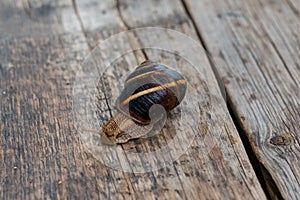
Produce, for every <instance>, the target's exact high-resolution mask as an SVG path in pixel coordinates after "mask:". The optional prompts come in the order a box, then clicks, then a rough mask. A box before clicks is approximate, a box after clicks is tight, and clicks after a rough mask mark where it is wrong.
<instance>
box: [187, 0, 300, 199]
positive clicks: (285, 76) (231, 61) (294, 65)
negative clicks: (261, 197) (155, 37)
mask: <svg viewBox="0 0 300 200" xmlns="http://www.w3.org/2000/svg"><path fill="white" fill-rule="evenodd" d="M186 3H187V5H188V9H189V10H190V12H191V14H192V16H193V18H194V20H195V22H196V24H197V28H198V29H199V30H200V32H201V35H202V37H203V40H204V43H205V44H206V46H207V49H208V50H209V51H210V53H211V54H212V55H213V57H214V59H215V60H216V61H217V63H218V64H219V65H220V66H222V67H221V68H220V74H221V76H222V78H223V81H224V83H225V84H226V90H227V91H228V95H229V100H230V102H231V107H232V109H233V111H234V113H235V115H236V117H237V120H238V122H239V124H240V125H241V126H242V129H243V130H244V131H245V133H246V135H247V137H248V140H249V141H250V143H251V146H252V148H253V151H254V153H255V156H256V157H257V158H258V160H259V162H260V164H261V167H262V168H264V169H265V170H264V172H263V173H264V175H265V179H266V183H267V184H270V185H268V188H269V190H270V193H272V191H273V190H274V189H276V188H278V190H279V192H280V193H277V194H276V193H274V192H273V194H271V195H273V198H276V197H277V198H280V197H281V196H282V197H283V198H285V199H299V197H300V147H299V145H300V143H299V141H300V140H299V138H300V137H299V135H300V126H299V124H300V81H299V80H300V57H299V52H300V36H299V31H300V20H299V19H300V17H299V11H300V10H299V8H300V5H299V1H289V0H285V1H281V0H275V1H269V0H261V1H259V0H254V1H247V0H244V1H231V0H228V1H223V0H214V1H211V0H204V1H196V0H187V1H186ZM212 24H214V26H211V25H212ZM216 27H217V28H216ZM272 182H273V183H275V185H271V184H272Z"/></svg>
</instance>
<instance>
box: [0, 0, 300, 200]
mask: <svg viewBox="0 0 300 200" xmlns="http://www.w3.org/2000/svg"><path fill="white" fill-rule="evenodd" d="M142 27H163V28H168V29H172V30H176V31H179V32H181V33H184V34H186V35H188V36H189V37H190V38H192V39H194V40H195V41H197V42H198V43H199V45H200V46H199V48H200V49H202V50H203V52H204V51H205V50H206V53H203V54H195V51H194V49H193V48H192V47H191V46H189V45H186V43H185V41H184V40H183V41H181V40H177V38H171V37H169V36H171V35H155V37H153V38H155V41H153V42H156V43H157V44H164V43H166V41H170V43H169V44H170V45H175V44H179V46H180V48H181V49H184V52H177V53H178V54H179V55H187V56H190V59H191V60H193V59H195V60H197V59H199V60H200V61H201V62H200V63H197V65H196V66H195V67H196V68H197V70H198V71H199V72H200V75H199V76H195V74H194V73H193V72H192V71H188V70H187V72H186V73H187V74H186V75H187V76H188V77H191V80H195V81H196V82H194V83H193V84H195V85H194V86H195V87H194V88H196V89H195V91H194V92H196V93H195V94H198V93H199V94H200V93H201V95H199V96H200V97H199V98H200V99H199V102H191V103H190V104H189V108H191V109H192V108H193V107H195V109H196V111H197V112H199V116H198V117H199V121H198V123H199V129H196V130H195V129H191V128H190V129H189V127H188V126H187V127H186V129H184V130H189V131H191V132H192V133H193V135H194V136H195V137H194V138H193V142H192V144H191V145H190V146H189V148H188V149H187V151H186V152H185V153H184V154H183V155H181V156H180V157H179V158H178V159H176V160H175V161H174V162H173V163H171V164H170V165H167V166H165V167H162V168H160V169H158V170H154V171H147V170H146V171H147V172H145V173H137V172H135V171H133V172H127V171H122V170H114V169H112V168H110V167H107V166H106V165H105V164H104V163H102V162H100V161H99V160H98V159H97V156H96V157H95V155H93V154H92V153H90V152H89V151H88V149H87V148H86V146H85V145H84V144H83V142H82V139H81V137H80V134H79V133H78V130H77V129H76V125H75V124H74V123H75V122H74V118H73V116H72V110H73V111H74V107H72V101H73V94H74V93H73V92H72V91H73V88H74V86H75V85H76V83H75V82H76V80H78V78H79V79H81V78H82V79H84V77H81V75H80V74H82V73H83V72H84V71H85V70H86V68H85V66H83V65H82V62H83V61H84V60H85V59H86V58H88V57H87V56H89V55H90V53H91V52H92V49H94V48H95V47H96V46H97V44H98V43H99V42H101V41H103V40H104V39H106V38H109V37H110V36H112V35H113V34H117V33H120V32H122V31H126V30H129V29H134V28H142ZM132 33H133V34H131V35H130V37H129V38H127V39H126V40H122V41H119V42H118V43H116V44H115V47H114V48H115V50H116V51H118V49H122V48H124V46H126V45H127V46H129V49H138V48H139V47H143V46H144V45H145V44H144V43H143V41H147V39H149V38H147V37H146V36H145V35H142V34H140V33H141V32H140V31H139V30H138V29H137V30H136V31H132ZM299 33H300V1H299V0H251V1H250V0H239V1H237V0H181V1H180V0H161V1H156V0H143V1H137V0H114V1H113V0H59V1H58V0H57V1H52V0H13V1H10V0H2V1H1V2H0V117H1V123H0V161H1V162H0V199H34V198H36V199H42V198H45V199H260V200H261V199H295V200H296V199H300V34H299ZM145 37H146V38H145ZM150 42H152V41H150ZM108 53H113V52H108ZM181 53H182V54H181ZM132 55H133V56H129V57H126V59H123V60H122V62H121V65H122V66H124V68H122V67H121V68H118V69H119V70H120V71H118V70H117V72H116V73H124V70H125V71H126V70H133V67H134V66H136V64H137V63H139V62H141V61H142V60H144V59H146V58H157V59H160V60H161V61H162V62H167V63H173V64H174V65H180V61H178V60H177V59H175V58H174V59H173V60H172V59H171V60H168V59H169V57H168V56H166V55H164V53H162V52H160V51H151V49H144V50H143V51H140V50H138V51H135V52H134V54H132ZM122 70H123V71H122ZM81 72H82V73H81ZM193 78H195V79H193ZM197 83H199V84H197ZM110 84H112V85H116V86H120V87H122V84H123V83H122V82H121V81H120V80H115V81H114V82H110ZM223 86H225V89H224V88H223ZM223 91H226V97H225V98H224V95H223V96H222V92H223ZM108 93H109V94H110V95H113V94H114V93H117V91H116V90H114V89H113V88H112V89H111V90H109V91H108ZM208 99H209V100H208ZM104 100H105V101H107V100H108V99H107V98H106V97H105V98H104ZM187 102H188V101H187ZM188 103H189V102H188ZM107 105H108V104H105V103H104V104H100V109H102V110H103V112H102V113H101V115H102V117H103V118H105V119H107V117H108V116H109V114H110V112H113V111H111V109H110V108H109V107H108V106H107ZM197 109H198V110H197ZM188 121H189V120H186V123H188ZM169 123H170V124H167V125H166V126H165V128H164V131H165V132H166V133H168V132H172V130H173V132H174V131H175V132H176V130H177V131H178V132H180V131H179V129H177V128H178V124H177V125H176V124H174V123H173V122H172V120H171V122H169ZM171 129H172V130H171ZM206 135H208V136H211V137H210V138H214V139H216V141H217V142H216V143H214V144H215V145H214V146H210V145H209V144H204V142H206V141H207V140H205V137H206ZM161 140H163V141H160V140H159V141H158V142H145V144H143V145H141V144H140V143H138V142H136V141H132V142H129V143H127V144H124V145H123V146H122V148H123V149H133V150H134V151H137V152H143V151H150V150H156V149H158V148H159V147H160V145H162V144H164V142H166V141H167V139H166V138H165V137H162V139H161ZM137 145H139V146H138V147H137ZM160 156H161V155H157V159H159V157H160ZM139 159H140V160H141V161H143V159H145V160H147V159H148V158H147V157H146V158H139ZM153 162H155V161H153ZM141 167H142V168H143V167H144V168H146V167H147V166H146V165H142V166H141Z"/></svg>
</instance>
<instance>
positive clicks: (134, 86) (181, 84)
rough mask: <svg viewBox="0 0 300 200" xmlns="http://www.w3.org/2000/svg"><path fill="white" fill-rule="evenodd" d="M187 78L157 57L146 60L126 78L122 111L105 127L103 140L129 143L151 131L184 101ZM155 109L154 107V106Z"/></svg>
mask: <svg viewBox="0 0 300 200" xmlns="http://www.w3.org/2000/svg"><path fill="white" fill-rule="evenodd" d="M186 87H187V85H186V80H185V79H184V77H183V76H182V75H181V74H180V73H178V72H176V71H175V70H172V69H169V68H168V67H167V66H165V65H162V64H159V63H157V62H153V61H149V60H147V61H144V62H143V63H141V64H140V65H139V66H138V67H137V68H136V69H135V71H134V72H132V73H131V74H130V75H129V76H128V77H127V79H126V81H125V84H124V90H123V91H122V92H121V94H120V96H119V97H118V99H117V101H116V108H117V110H118V113H117V114H116V115H115V116H114V117H112V118H111V119H110V120H109V121H108V122H107V123H106V124H104V126H103V127H102V132H103V133H104V134H103V135H102V137H101V140H102V142H104V143H107V144H111V143H113V144H115V143H125V142H127V141H128V140H130V139H134V138H139V137H142V136H145V135H146V134H147V133H149V132H150V131H151V130H152V129H153V127H154V125H155V122H157V121H159V120H160V119H161V117H162V115H161V114H162V112H161V110H160V109H156V110H155V109H154V110H153V109H152V108H154V105H159V107H158V108H161V109H164V110H165V112H169V111H171V110H172V109H174V108H175V107H176V106H178V105H179V104H180V102H181V101H182V99H183V98H184V95H185V92H186ZM151 109H152V110H151Z"/></svg>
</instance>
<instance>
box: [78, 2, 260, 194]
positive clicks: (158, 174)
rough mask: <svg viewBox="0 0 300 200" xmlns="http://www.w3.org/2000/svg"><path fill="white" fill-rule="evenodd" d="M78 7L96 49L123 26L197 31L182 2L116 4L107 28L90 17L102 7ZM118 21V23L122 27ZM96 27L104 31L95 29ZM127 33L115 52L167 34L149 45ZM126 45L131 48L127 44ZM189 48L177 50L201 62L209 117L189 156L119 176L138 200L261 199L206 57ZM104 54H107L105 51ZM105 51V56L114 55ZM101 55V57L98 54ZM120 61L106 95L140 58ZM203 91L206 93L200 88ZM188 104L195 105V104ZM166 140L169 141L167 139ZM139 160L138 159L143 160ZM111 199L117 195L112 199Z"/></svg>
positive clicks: (114, 91) (141, 148)
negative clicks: (208, 141)
mask: <svg viewBox="0 0 300 200" xmlns="http://www.w3.org/2000/svg"><path fill="white" fill-rule="evenodd" d="M104 4H106V3H104ZM76 5H77V10H78V15H79V16H80V18H81V21H82V22H83V23H82V25H83V27H84V32H85V33H86V36H87V41H89V42H90V46H95V44H96V43H97V42H98V41H99V39H105V38H107V37H109V36H110V35H111V34H112V33H114V32H115V27H121V28H122V29H123V30H126V29H125V28H135V27H144V26H161V27H170V28H173V29H175V30H178V31H180V32H183V33H186V34H188V35H189V36H190V37H192V38H194V39H196V40H198V38H197V36H196V33H195V30H194V29H193V26H192V24H191V22H190V21H189V20H188V16H187V15H186V13H185V11H184V9H183V7H182V5H181V3H180V1H172V3H171V2H170V1H159V2H157V1H147V2H139V1H120V2H117V3H116V5H115V6H116V7H113V9H115V10H114V12H115V13H116V12H117V11H119V13H118V12H117V15H116V16H117V17H119V18H118V19H115V20H114V21H112V20H110V23H111V24H109V25H110V26H108V25H106V24H104V23H103V21H100V20H99V21H93V20H92V19H93V18H96V17H99V16H98V15H99V13H100V12H99V11H100V10H101V5H100V3H97V2H93V1H90V2H89V1H76ZM111 8H112V7H109V11H110V9H111ZM152 9H153V10H152ZM157 9H158V10H157ZM154 13H155V14H154ZM87 17H88V18H87ZM85 18H87V19H85ZM89 18H90V19H89ZM120 21H121V22H122V23H121V24H120ZM97 22H98V24H97ZM97 27H106V28H104V29H99V28H97ZM110 27H111V29H110ZM153 34H155V33H153ZM129 35H130V36H129V37H128V38H127V41H124V40H123V41H119V43H116V44H115V45H116V46H115V49H117V50H116V51H118V50H119V49H124V48H125V49H127V48H128V49H130V48H131V49H135V48H138V47H142V46H149V45H151V44H153V43H157V44H161V45H163V44H164V43H168V42H169V40H168V39H167V38H168V37H167V36H168V35H155V36H154V38H156V40H151V41H150V40H147V34H145V33H143V32H142V31H136V32H135V34H129ZM148 37H149V36H148ZM125 39H126V38H125ZM100 42H101V41H100ZM128 43H129V44H130V46H127V45H128ZM165 45H166V44H165ZM170 45H171V46H172V45H173V46H174V47H176V45H180V46H184V45H185V44H184V41H176V40H175V38H174V39H173V40H172V42H171V44H170ZM124 46H126V47H124ZM189 48H190V46H184V49H185V50H186V52H180V53H179V54H180V55H181V53H182V55H185V54H190V55H192V56H191V57H192V58H193V56H194V58H195V59H196V57H200V58H201V59H202V60H203V61H202V63H201V64H202V65H201V66H198V68H197V69H198V70H200V71H201V74H202V75H201V76H200V77H197V78H196V80H197V81H198V82H199V80H201V81H202V82H200V83H201V84H200V85H198V87H199V89H198V91H201V92H202V93H203V96H202V98H203V99H202V98H201V99H199V102H200V105H199V106H200V108H201V109H200V110H201V112H203V113H207V114H203V115H201V114H200V113H199V114H200V116H199V117H200V119H199V123H201V128H200V132H195V133H196V134H197V136H196V139H195V141H194V142H193V143H192V145H191V147H190V148H189V150H188V151H187V153H186V154H185V155H183V156H181V157H180V158H179V160H177V161H176V162H174V163H173V164H172V165H170V166H167V167H165V168H162V169H161V170H158V171H153V172H148V173H146V174H144V173H143V174H138V173H129V174H128V173H125V177H123V178H121V180H123V179H125V180H126V182H127V183H128V184H129V185H130V188H131V189H132V190H133V191H134V193H135V195H136V196H135V197H137V198H149V199H152V198H166V199H169V198H188V199H189V198H192V199H199V198H202V199H221V198H227V199H232V198H235V199H240V198H247V199H253V198H255V199H260V198H264V193H263V191H262V189H261V187H260V184H259V183H258V181H257V178H256V176H255V174H254V172H253V169H252V167H251V164H250V163H249V160H248V158H247V155H246V153H245V151H244V149H243V145H242V143H241V141H240V139H239V136H238V133H237V131H236V129H235V127H234V125H233V123H232V121H231V119H230V116H229V113H228V112H227V109H226V105H225V102H224V101H223V100H222V96H221V93H220V91H219V89H218V86H217V82H216V80H215V79H214V78H212V77H214V75H213V73H212V70H211V67H210V65H209V63H208V60H207V58H206V56H205V54H202V55H196V54H195V51H194V49H189ZM103 51H104V52H105V50H103ZM121 51H122V50H121ZM104 52H103V54H109V53H111V54H114V53H115V52H105V53H104ZM145 52H146V54H147V56H148V57H149V58H156V59H158V60H160V61H162V62H164V63H170V65H172V64H173V66H174V65H180V64H183V63H184V62H183V61H181V62H180V61H178V60H176V58H175V57H168V54H164V53H163V52H160V51H156V50H145ZM99 56H101V55H100V54H99ZM124 57H126V58H125V59H124V61H123V60H122V61H123V62H121V61H120V62H121V63H120V64H121V65H123V66H124V68H120V67H119V68H117V67H116V68H115V69H117V70H118V74H119V75H118V76H117V78H115V79H113V81H110V82H109V83H108V84H109V85H111V87H112V88H113V89H112V90H111V91H110V92H109V91H108V96H114V95H115V94H117V93H118V92H119V90H120V89H121V88H122V82H119V81H120V80H121V79H122V76H121V75H123V74H126V72H127V71H128V70H133V67H134V66H135V65H136V64H137V63H138V62H137V61H140V59H141V58H140V57H139V56H137V57H136V58H135V57H134V56H133V57H132V56H126V55H125V56H124ZM118 64H119V63H118V62H116V63H114V66H120V65H118ZM182 68H184V67H182ZM186 73H187V75H188V77H189V76H191V77H193V74H192V73H190V72H186ZM189 73H190V74H189ZM118 79H120V80H118ZM201 88H202V89H201ZM203 88H205V89H204V90H203ZM207 99H212V100H211V102H209V105H205V103H207ZM112 103H113V102H111V104H112ZM192 103H193V102H192ZM101 106H102V107H101V108H102V110H103V112H102V115H103V116H107V117H109V111H108V109H107V107H106V106H107V105H105V104H104V103H103V104H101ZM192 106H195V107H197V105H196V104H195V105H192ZM105 111H106V112H105ZM112 112H114V110H112ZM224 119H225V120H224ZM170 123H171V124H170V125H167V126H168V127H172V126H173V127H175V129H176V127H178V125H176V124H172V122H170ZM165 131H166V132H167V133H168V131H170V130H168V129H166V130H165ZM205 135H210V136H212V137H213V136H216V137H217V138H221V141H222V142H221V141H220V142H217V145H216V146H214V148H213V150H212V151H210V150H211V149H210V148H211V147H210V146H209V144H207V146H205V144H203V143H202V141H201V140H203V138H205ZM165 140H167V138H166V139H165ZM163 144H164V141H158V143H152V144H151V143H150V144H149V143H145V144H144V145H139V143H135V142H130V143H128V144H125V145H123V148H124V149H130V148H133V150H134V148H139V149H138V150H139V151H147V150H148V149H157V148H159V145H163ZM157 145H158V146H157ZM136 146H138V147H136ZM160 156H161V155H157V157H158V159H159V157H160ZM127 158H128V157H127ZM138 159H141V160H142V159H143V158H138ZM146 160H147V159H146ZM145 162H146V161H145ZM112 180H115V177H112ZM115 187H116V188H117V190H119V189H121V188H120V185H119V184H117V183H115ZM112 197H115V195H113V196H112Z"/></svg>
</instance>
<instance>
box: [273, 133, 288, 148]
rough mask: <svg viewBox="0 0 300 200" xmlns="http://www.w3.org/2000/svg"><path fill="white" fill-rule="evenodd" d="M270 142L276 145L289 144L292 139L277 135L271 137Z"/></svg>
mask: <svg viewBox="0 0 300 200" xmlns="http://www.w3.org/2000/svg"><path fill="white" fill-rule="evenodd" d="M270 143H271V144H273V145H276V146H283V145H289V144H290V143H291V140H290V138H289V137H286V136H282V135H276V136H274V137H272V138H271V139H270Z"/></svg>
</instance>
